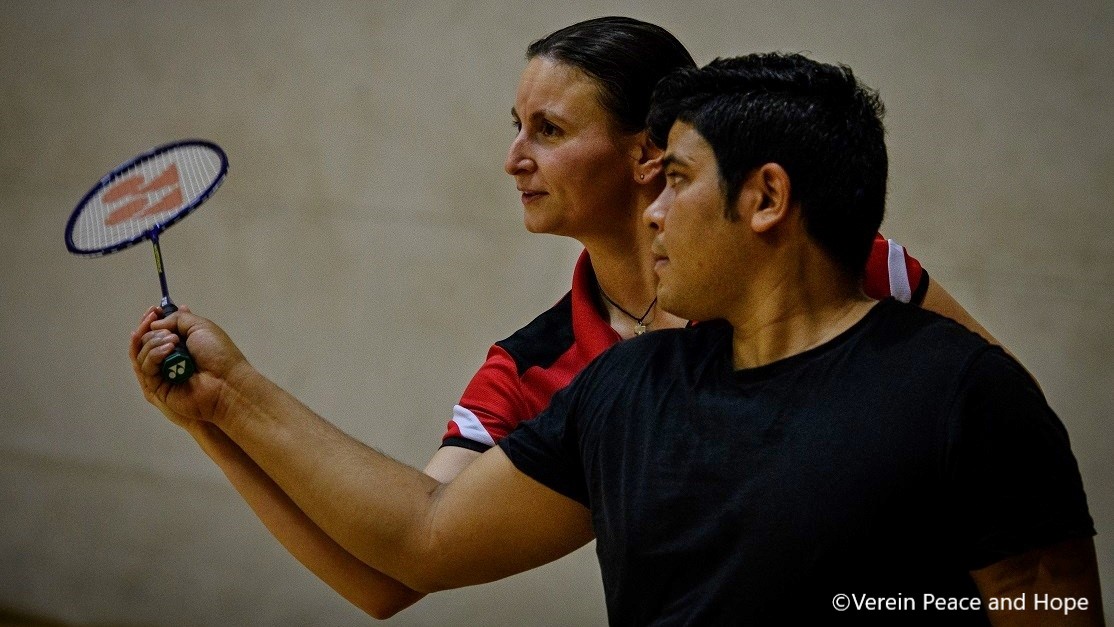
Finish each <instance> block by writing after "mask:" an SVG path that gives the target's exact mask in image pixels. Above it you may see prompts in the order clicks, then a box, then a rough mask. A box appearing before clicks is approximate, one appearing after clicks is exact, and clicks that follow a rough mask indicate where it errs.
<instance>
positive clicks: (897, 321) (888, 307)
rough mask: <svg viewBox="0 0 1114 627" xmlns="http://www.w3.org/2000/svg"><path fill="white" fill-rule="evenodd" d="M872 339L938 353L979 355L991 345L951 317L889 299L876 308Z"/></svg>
mask: <svg viewBox="0 0 1114 627" xmlns="http://www.w3.org/2000/svg"><path fill="white" fill-rule="evenodd" d="M877 309H878V312H877V314H878V315H877V316H876V323H875V325H874V327H873V336H874V337H875V338H876V339H878V340H881V341H882V342H885V343H894V344H896V345H902V344H905V345H913V346H923V345H928V346H931V347H934V348H936V349H938V350H951V351H958V352H963V353H970V352H978V351H981V350H984V349H986V348H987V347H989V346H991V344H990V343H989V342H987V341H986V340H985V339H984V338H983V337H982V336H980V335H979V334H977V333H975V332H973V331H971V330H969V329H967V328H966V327H964V326H963V325H961V324H959V323H958V322H956V321H955V320H952V319H951V318H947V317H945V316H941V315H940V314H938V313H936V312H934V311H929V310H927V309H923V308H921V307H918V306H916V305H910V304H908V303H903V302H899V301H896V300H893V299H887V300H884V301H882V302H880V303H879V304H878V305H877Z"/></svg>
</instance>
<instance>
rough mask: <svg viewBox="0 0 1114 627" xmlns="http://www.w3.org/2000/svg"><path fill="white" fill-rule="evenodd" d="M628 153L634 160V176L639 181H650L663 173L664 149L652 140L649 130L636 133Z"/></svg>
mask: <svg viewBox="0 0 1114 627" xmlns="http://www.w3.org/2000/svg"><path fill="white" fill-rule="evenodd" d="M628 154H629V155H630V157H631V159H632V160H633V161H634V178H635V180H637V181H638V182H639V183H650V182H652V181H654V179H655V178H656V177H657V176H658V174H660V173H661V158H662V155H663V154H664V151H663V150H662V149H661V148H658V147H657V145H655V144H654V142H652V141H650V132H649V131H647V130H642V131H639V132H638V133H635V135H634V138H633V142H632V144H631V147H630V151H629V153H628Z"/></svg>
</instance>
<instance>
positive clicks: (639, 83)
mask: <svg viewBox="0 0 1114 627" xmlns="http://www.w3.org/2000/svg"><path fill="white" fill-rule="evenodd" d="M535 57H545V58H549V59H553V60H554V61H559V62H561V63H565V64H568V65H571V66H573V67H576V68H578V69H580V70H581V71H583V72H584V73H586V74H588V75H589V76H591V77H592V78H594V79H596V81H597V82H598V83H599V88H600V89H599V92H600V104H602V105H603V107H604V108H605V109H607V110H608V112H610V113H611V115H612V116H614V118H615V121H616V122H617V123H618V126H619V128H620V129H621V130H622V131H624V132H627V133H634V132H637V131H641V130H642V129H644V128H646V113H647V112H648V111H649V109H650V96H651V95H652V94H653V93H654V87H655V86H656V85H657V84H658V81H659V80H661V78H662V77H663V76H665V75H666V74H669V73H670V72H672V71H673V70H676V69H678V68H695V67H696V62H695V61H693V60H692V56H691V55H690V54H689V53H688V50H685V47H684V46H683V45H681V42H680V41H678V40H677V38H676V37H674V36H673V35H672V34H671V33H670V32H669V31H667V30H665V29H664V28H662V27H660V26H655V25H654V24H649V23H647V22H642V21H639V20H635V19H631V18H629V17H600V18H596V19H592V20H587V21H584V22H579V23H577V24H573V25H572V26H566V27H565V28H562V29H561V30H558V31H556V32H553V33H551V34H549V35H547V36H545V37H542V38H541V39H539V40H537V41H535V42H534V43H532V44H530V47H528V48H527V49H526V58H527V59H533V58H535Z"/></svg>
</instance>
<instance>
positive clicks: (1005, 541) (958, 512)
mask: <svg viewBox="0 0 1114 627" xmlns="http://www.w3.org/2000/svg"><path fill="white" fill-rule="evenodd" d="M953 407H954V415H953V419H954V422H953V425H952V438H951V440H952V441H951V445H950V447H949V452H948V456H947V461H946V465H947V471H948V475H949V482H948V485H949V486H950V488H951V497H952V498H951V503H952V510H951V512H949V514H950V520H951V521H952V523H953V524H954V525H955V532H956V538H957V541H958V548H959V550H960V551H961V555H960V557H961V559H962V560H963V561H964V562H965V566H966V567H967V568H968V569H970V570H974V569H977V568H982V567H984V566H987V565H990V564H993V563H995V562H997V561H999V560H1002V559H1005V558H1007V557H1011V556H1014V555H1018V554H1021V553H1024V552H1026V551H1029V550H1032V549H1036V548H1040V547H1043V546H1048V545H1051V544H1054V543H1057V542H1060V541H1063V540H1067V539H1071V538H1076V537H1089V536H1092V535H1094V533H1095V529H1094V521H1093V520H1092V519H1091V516H1090V513H1089V512H1088V509H1087V497H1086V494H1085V493H1084V490H1083V481H1082V479H1081V477H1080V474H1079V467H1078V465H1077V463H1076V460H1075V457H1074V455H1073V454H1072V451H1071V444H1070V442H1069V439H1068V432H1067V429H1065V428H1064V425H1063V423H1062V422H1061V421H1060V419H1059V418H1058V417H1057V416H1056V414H1055V413H1054V412H1053V411H1052V409H1051V408H1050V407H1049V406H1048V403H1047V401H1046V400H1045V398H1044V395H1043V394H1042V393H1041V391H1040V389H1039V388H1038V387H1037V385H1036V382H1034V381H1033V379H1032V377H1030V376H1029V374H1028V373H1027V372H1025V370H1024V369H1023V368H1022V367H1021V365H1020V364H1018V363H1017V362H1016V361H1015V360H1013V359H1012V358H1011V357H1009V356H1008V355H1006V354H1005V353H1004V352H1003V351H1002V350H1001V349H999V348H997V347H988V348H987V349H985V350H984V351H983V352H982V353H980V354H979V356H977V357H976V358H975V359H974V361H973V362H972V364H971V366H970V368H969V370H968V372H967V376H966V378H965V383H964V385H963V386H962V387H961V388H960V391H959V393H958V396H957V397H956V399H955V403H954V405H953Z"/></svg>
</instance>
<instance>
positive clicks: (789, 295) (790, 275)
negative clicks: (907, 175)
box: [132, 55, 1102, 624]
mask: <svg viewBox="0 0 1114 627" xmlns="http://www.w3.org/2000/svg"><path fill="white" fill-rule="evenodd" d="M880 118H881V104H880V103H879V102H878V100H877V98H876V97H875V96H874V95H873V94H871V93H870V92H869V91H867V90H866V89H865V88H863V87H862V86H861V85H860V84H859V83H858V82H857V80H856V79H855V77H854V76H853V75H852V73H851V72H850V70H848V69H847V68H843V67H834V66H830V65H824V64H820V63H816V62H813V61H810V60H808V59H806V58H804V57H801V56H796V55H790V56H782V55H751V56H747V57H741V58H738V59H729V60H721V61H716V62H713V63H712V64H710V65H709V66H708V67H706V68H703V69H701V70H692V71H684V72H680V73H678V74H677V75H676V76H674V77H671V78H669V79H667V80H666V81H664V82H663V83H662V84H661V85H660V86H659V89H658V93H657V95H656V97H655V105H654V108H653V109H652V112H651V128H652V130H653V132H654V133H655V134H656V135H657V138H656V139H657V140H660V139H662V138H663V137H664V136H665V135H666V133H668V144H667V150H666V155H665V159H664V163H665V168H666V176H667V181H668V187H667V188H666V190H665V191H664V192H663V193H662V195H661V196H660V197H659V198H658V200H657V201H656V202H655V203H654V204H653V205H651V206H650V207H649V208H648V209H647V210H646V214H645V221H646V224H647V226H648V227H649V228H652V229H654V230H655V231H656V233H657V235H656V239H655V252H656V254H657V255H658V262H657V265H656V268H655V269H656V272H657V274H658V277H659V280H660V283H659V286H658V297H659V299H660V302H661V303H662V305H663V306H664V307H665V308H666V309H667V310H668V311H671V312H673V313H675V314H677V315H679V316H681V317H684V318H688V319H696V320H705V321H708V322H704V323H701V324H697V325H695V327H693V328H690V329H683V330H671V331H661V332H657V333H652V334H647V335H645V336H641V337H638V338H635V339H634V340H631V341H629V342H625V343H622V344H620V345H619V346H617V347H616V348H614V349H612V350H610V351H609V352H607V353H605V354H604V355H603V356H601V357H600V358H599V359H598V360H597V361H596V362H594V363H593V364H592V365H591V366H589V367H588V369H587V370H585V371H584V372H583V373H582V374H581V375H580V376H579V377H578V378H577V379H576V380H575V381H574V383H573V384H572V385H571V386H570V387H569V388H567V389H566V390H564V391H562V392H561V393H559V394H558V395H557V397H555V399H554V401H553V404H552V406H551V407H550V408H549V409H548V410H547V411H546V412H545V413H544V414H542V416H540V417H539V418H538V419H536V420H534V421H531V422H528V423H525V424H524V425H523V426H522V427H521V428H519V429H518V430H517V431H515V432H513V433H512V434H511V435H510V436H508V437H507V438H506V439H505V440H503V441H501V442H500V443H499V446H498V448H495V449H492V450H490V451H488V452H487V453H485V454H484V455H483V456H481V457H480V459H479V460H477V461H476V462H475V463H473V464H471V465H470V466H469V467H468V468H467V469H466V470H465V471H464V472H463V473H462V474H461V475H460V476H459V477H458V478H457V479H456V480H454V481H453V482H452V483H450V484H439V483H438V482H436V481H435V480H433V479H431V478H430V477H428V476H425V475H423V474H422V473H420V472H418V471H416V470H414V469H411V468H408V467H406V466H404V465H402V464H398V463H397V462H394V461H392V460H390V459H388V458H386V457H384V456H382V455H380V454H378V453H376V452H374V451H373V450H371V449H370V448H368V447H366V446H363V445H362V444H360V443H358V442H356V441H355V440H352V439H351V438H349V437H348V436H346V435H344V434H343V433H341V432H339V431H338V430H337V429H335V428H334V427H333V426H332V425H330V424H329V423H327V422H326V421H324V420H322V419H321V418H320V417H318V416H316V415H315V414H313V413H312V412H311V411H310V410H308V409H307V408H305V407H304V406H303V405H301V404H300V403H299V402H298V401H297V400H295V399H294V398H292V397H291V396H289V394H287V393H285V392H284V391H282V390H281V389H279V388H278V387H277V386H275V385H274V384H273V383H271V382H269V381H267V380H266V379H265V378H263V377H262V376H261V375H260V374H259V373H258V372H256V371H255V370H254V369H252V368H251V366H250V365H249V364H248V363H247V361H246V360H245V359H244V358H243V356H242V355H241V354H240V353H239V351H238V350H237V349H236V348H235V346H234V345H233V344H232V342H231V341H230V340H229V339H228V338H227V336H225V335H224V333H223V332H222V331H220V329H219V328H217V327H216V326H215V325H213V324H212V323H211V322H209V321H207V320H204V319H201V318H198V317H197V316H193V315H192V314H190V313H189V312H188V311H187V312H180V313H179V314H176V315H174V316H171V317H170V318H168V319H167V320H166V321H160V322H154V323H152V319H153V315H149V316H148V317H147V318H146V319H145V321H144V323H143V325H141V327H140V330H139V332H137V334H136V336H134V337H133V349H132V350H133V359H134V362H135V364H136V372H137V376H139V378H140V381H141V383H142V385H143V387H144V391H145V393H146V395H147V398H148V399H149V400H150V401H151V402H152V403H154V404H155V405H156V406H158V407H159V408H160V409H162V411H163V412H164V413H166V414H167V415H168V416H169V417H170V418H171V419H172V420H174V421H175V422H177V423H179V424H182V425H183V426H186V425H191V424H197V421H201V422H202V423H205V424H210V425H212V426H213V427H214V428H219V429H220V430H221V431H222V432H223V433H224V434H227V436H228V437H229V438H230V439H231V441H232V442H234V443H235V445H237V446H238V447H240V449H242V450H243V452H244V453H245V454H246V455H248V456H250V457H251V458H252V460H254V462H255V463H256V464H258V466H259V467H260V468H262V469H263V470H264V471H265V472H266V473H267V474H268V475H270V477H271V478H272V479H273V480H274V482H275V483H276V484H277V485H278V486H280V487H281V488H282V490H283V491H284V492H285V493H286V494H287V495H289V497H290V498H291V499H292V500H293V502H294V503H296V504H297V506H298V507H299V508H300V509H301V510H302V511H303V512H304V513H305V515H306V516H308V517H309V518H310V519H312V520H313V522H314V523H315V524H316V525H317V526H318V527H320V528H321V529H323V530H324V531H325V532H326V533H327V534H328V535H329V536H330V538H331V539H332V540H333V541H335V542H336V543H337V544H338V545H339V546H341V547H343V548H344V549H345V550H347V551H348V552H349V553H350V554H351V555H354V556H356V557H358V558H359V559H360V560H362V561H363V562H366V563H367V564H370V565H371V566H373V567H374V568H376V569H378V570H380V571H382V572H383V573H385V574H387V575H389V576H391V577H393V578H395V579H397V580H398V581H401V582H403V583H405V584H407V585H409V586H410V587H412V588H413V589H415V590H419V591H431V590H437V589H442V588H447V587H456V586H461V585H468V584H471V583H479V582H483V581H490V580H493V579H497V578H499V577H503V576H506V575H509V574H512V573H515V572H520V571H522V570H525V569H528V568H532V567H534V566H537V565H540V564H542V563H545V562H547V561H550V560H552V559H556V558H557V557H560V556H561V555H564V554H566V553H568V552H569V551H572V550H573V549H575V548H577V547H578V546H580V545H582V544H583V543H585V542H587V541H588V540H589V539H591V537H592V536H593V534H594V535H595V536H596V538H597V541H598V544H597V551H598V553H599V558H600V564H601V568H602V571H603V576H604V584H605V591H606V594H607V604H608V612H609V616H610V618H611V620H612V622H615V623H624V624H627V623H630V624H643V623H653V622H660V623H675V622H691V623H697V624H706V623H713V624H715V623H743V622H752V623H756V624H765V623H769V622H773V621H776V622H779V623H780V622H785V621H788V620H789V619H791V618H793V617H808V618H813V619H815V620H823V621H825V622H833V621H836V620H840V619H843V620H848V621H850V622H852V623H856V624H857V623H863V622H872V621H882V622H887V623H892V622H899V623H907V622H910V621H911V620H927V621H929V622H940V621H943V620H946V621H948V622H949V623H950V622H971V623H976V624H977V623H980V622H982V623H985V622H986V621H987V618H988V617H990V618H993V619H994V621H995V622H997V623H1001V624H1009V623H1011V622H1012V623H1024V622H1027V621H1036V620H1040V621H1044V622H1048V621H1059V622H1065V623H1068V622H1075V623H1078V624H1100V623H1101V621H1102V613H1101V601H1100V597H1099V588H1098V576H1097V569H1096V566H1095V557H1094V548H1093V544H1092V541H1091V536H1092V535H1093V534H1094V527H1093V522H1092V521H1091V518H1090V516H1089V514H1088V511H1087V505H1086V498H1085V496H1084V493H1083V489H1082V485H1081V481H1080V478H1079V473H1078V469H1077V468H1076V464H1075V460H1074V458H1073V457H1072V455H1071V451H1070V447H1069V445H1068V440H1067V434H1066V432H1065V431H1064V429H1063V426H1062V425H1061V424H1060V422H1059V420H1058V419H1057V418H1056V416H1055V415H1054V414H1053V413H1052V411H1051V410H1050V409H1049V408H1048V406H1047V404H1046V403H1045V401H1044V399H1043V397H1042V396H1041V394H1040V392H1039V390H1038V389H1037V387H1036V385H1035V383H1034V382H1033V381H1032V379H1031V378H1030V377H1029V376H1028V375H1027V374H1026V373H1025V371H1024V370H1023V369H1022V368H1021V367H1020V366H1019V365H1018V364H1017V363H1016V362H1015V361H1013V360H1012V359H1011V358H1009V357H1008V356H1007V355H1006V354H1005V353H1003V352H1002V351H1001V350H1000V349H998V348H994V347H992V346H990V345H988V344H987V343H986V342H985V341H983V340H982V339H980V338H978V337H977V336H975V335H974V334H972V333H970V332H968V331H966V330H964V329H962V328H961V327H960V326H958V325H956V324H955V323H953V322H951V321H949V320H947V319H944V318H941V317H939V316H936V315H934V314H931V313H927V312H923V311H920V310H917V309H915V308H910V307H906V306H903V305H901V304H899V303H896V302H893V301H884V302H882V303H877V302H875V301H872V300H869V299H867V298H866V297H865V296H863V294H862V292H861V287H860V275H861V272H862V268H863V264H864V263H865V259H866V256H867V253H868V252H869V248H870V245H871V240H872V238H873V235H874V233H875V232H876V231H877V229H878V226H879V224H880V222H881V219H882V214H883V207H884V198H885V189H886V169H887V165H886V152H885V145H884V141H883V133H884V131H883V127H882V123H881V119H880ZM660 143H662V142H659V144H660ZM148 329H153V330H150V331H148ZM170 330H174V331H176V332H177V333H181V334H183V335H185V336H187V337H188V340H189V347H190V350H191V352H192V353H193V354H194V357H195V359H196V360H197V362H198V366H199V372H198V374H197V375H196V376H195V377H194V378H193V379H192V380H191V381H190V382H188V384H186V385H184V386H181V387H173V386H171V385H169V384H167V383H164V382H162V381H161V380H160V379H159V378H158V375H157V372H158V363H159V361H160V360H161V358H162V357H163V356H165V354H166V353H167V352H169V350H170V349H171V348H172V347H173V345H174V344H175V343H176V342H177V341H178V339H177V337H176V336H175V334H174V333H170ZM477 502H480V503H484V504H485V507H483V508H477V507H475V503H477ZM1041 595H1044V596H1041ZM1004 599H1009V600H1010V601H1011V603H1013V605H1011V608H1012V609H1010V608H1006V609H1004V610H1003V609H1001V608H1002V607H1003V606H1002V603H1001V602H1002V600H1004ZM1018 599H1023V600H1024V603H1025V605H1024V608H1025V609H1024V610H1022V609H1019V607H1018V605H1017V604H1016V601H1017V600H1018ZM1049 599H1056V600H1059V603H1055V602H1050V601H1049ZM910 600H911V601H912V603H910V602H909V601H910ZM1042 600H1043V603H1044V604H1043V605H1040V604H1039V602H1040V601H1042ZM1069 600H1070V601H1069ZM845 601H846V603H845ZM1067 605H1071V606H1072V608H1073V609H1072V610H1071V611H1068V612H1064V611H1062V608H1064V607H1066V606H1067ZM1045 607H1047V608H1050V609H1052V608H1061V611H1057V612H1045V613H1043V614H1038V613H1037V610H1039V609H1042V608H1045ZM841 610H842V612H841ZM987 610H991V611H990V612H989V614H988V612H987Z"/></svg>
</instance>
